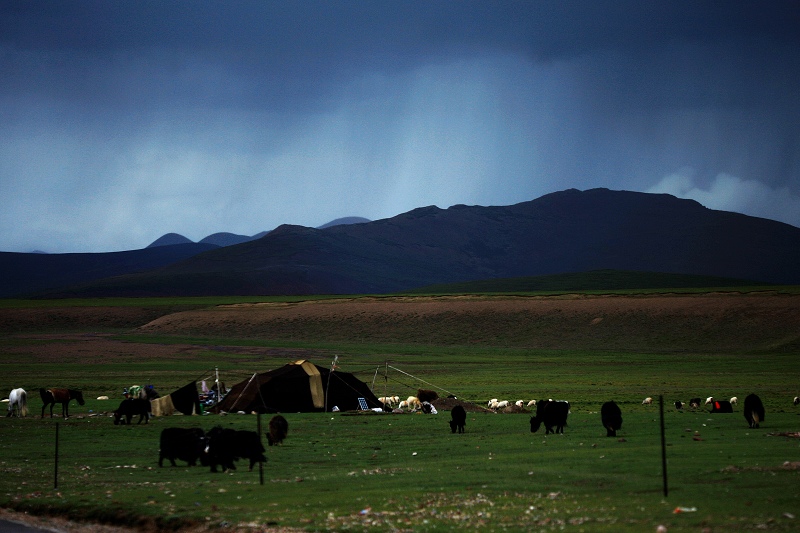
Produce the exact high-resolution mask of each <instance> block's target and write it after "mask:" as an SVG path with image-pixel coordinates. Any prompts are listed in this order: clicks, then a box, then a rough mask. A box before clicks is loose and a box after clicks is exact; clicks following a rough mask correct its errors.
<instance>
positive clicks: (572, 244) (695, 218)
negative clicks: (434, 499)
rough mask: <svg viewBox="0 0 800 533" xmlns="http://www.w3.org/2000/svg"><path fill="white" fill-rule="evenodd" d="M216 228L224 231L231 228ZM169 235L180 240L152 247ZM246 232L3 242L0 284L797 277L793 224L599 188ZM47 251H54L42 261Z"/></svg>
mask: <svg viewBox="0 0 800 533" xmlns="http://www.w3.org/2000/svg"><path fill="white" fill-rule="evenodd" d="M215 235H217V236H219V235H222V236H225V237H220V238H219V239H220V240H219V241H218V242H229V240H230V237H229V236H230V235H232V234H215ZM168 237H169V238H168ZM211 237H214V236H209V237H208V238H207V239H210V238H211ZM173 238H174V239H178V241H177V243H176V244H163V245H156V243H157V242H159V241H162V240H163V241H166V242H170V239H173ZM215 238H216V237H215ZM247 239H248V240H246V241H245V242H242V243H237V244H232V245H224V246H223V245H220V244H212V243H209V242H202V243H191V242H188V243H187V242H185V241H180V236H175V237H171V236H169V235H165V236H164V237H162V238H161V239H159V241H156V243H153V245H151V246H150V247H148V248H145V249H144V250H138V251H132V252H118V253H117V254H130V255H124V256H115V255H114V254H64V255H55V256H53V255H40V254H0V273H3V274H4V276H3V280H2V282H0V283H2V285H0V296H12V295H25V294H31V293H39V294H40V295H47V296H52V297H56V296H58V297H68V296H85V297H90V296H157V295H163V296H176V295H187V296H188V295H296V294H363V293H388V292H398V291H405V290H411V289H414V288H418V287H423V286H427V285H433V284H443V283H459V282H465V281H471V280H486V279H499V278H511V277H523V276H542V275H548V274H561V273H569V272H586V271H594V270H604V269H611V270H624V271H634V272H663V273H673V274H691V275H701V276H714V277H724V278H736V279H743V280H753V281H757V282H764V283H774V284H800V269H798V268H797V265H798V264H800V228H796V227H794V226H791V225H788V224H784V223H781V222H776V221H772V220H767V219H763V218H756V217H751V216H746V215H742V214H738V213H731V212H726V211H716V210H711V209H707V208H705V207H703V206H702V205H700V204H699V203H697V202H695V201H693V200H682V199H678V198H675V197H674V196H670V195H665V194H648V193H638V192H629V191H610V190H608V189H592V190H588V191H578V190H574V189H571V190H567V191H561V192H556V193H552V194H548V195H545V196H542V197H541V198H538V199H535V200H532V201H529V202H523V203H519V204H516V205H511V206H495V207H482V206H465V205H456V206H452V207H450V208H448V209H440V208H438V207H435V206H430V207H421V208H418V209H414V210H412V211H409V212H407V213H403V214H400V215H397V216H395V217H392V218H388V219H383V220H376V221H372V222H362V223H357V224H337V225H333V226H330V227H323V228H307V227H302V226H291V225H283V226H280V227H278V228H276V229H275V230H273V231H271V232H269V233H267V234H266V235H264V236H262V237H261V238H255V237H250V238H247ZM204 241H205V239H204ZM203 246H206V247H207V248H205V249H203V248H202V247H203ZM193 247H196V248H193ZM172 250H174V251H172ZM167 251H170V254H167ZM156 252H159V253H156ZM179 252H180V253H179ZM148 254H154V255H148ZM9 255H14V256H24V260H22V259H21V258H20V257H16V258H14V261H12V260H10V259H9V257H7V256H9ZM65 255H66V256H81V257H78V258H72V260H71V261H67V260H66V259H67V258H66V257H64V256H65ZM168 255H171V257H168ZM145 257H146V258H147V260H145V259H144V258H145ZM48 258H49V260H50V261H54V260H53V258H55V259H56V260H57V261H54V262H52V263H50V264H49V265H48V267H47V268H44V267H43V266H42V263H38V261H40V260H45V259H48ZM122 259H124V260H122ZM59 261H60V262H59ZM44 271H48V272H49V274H50V276H49V277H47V279H45V276H43V275H42V273H43V272H44ZM78 277H80V278H81V279H77V278H78ZM9 280H12V281H9Z"/></svg>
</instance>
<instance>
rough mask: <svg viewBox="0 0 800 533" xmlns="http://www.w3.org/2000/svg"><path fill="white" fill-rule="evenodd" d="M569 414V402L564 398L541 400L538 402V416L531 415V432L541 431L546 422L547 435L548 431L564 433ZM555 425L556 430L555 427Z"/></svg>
mask: <svg viewBox="0 0 800 533" xmlns="http://www.w3.org/2000/svg"><path fill="white" fill-rule="evenodd" d="M568 414H569V402H565V401H563V400H560V401H553V400H541V401H539V402H538V403H537V404H536V416H533V417H531V433H536V432H537V431H539V427H540V426H541V425H542V424H544V427H545V435H547V434H548V433H562V434H563V433H564V426H566V425H567V415H568ZM554 427H555V430H553V428H554Z"/></svg>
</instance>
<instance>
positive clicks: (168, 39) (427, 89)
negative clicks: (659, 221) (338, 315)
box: [0, 0, 800, 252]
mask: <svg viewBox="0 0 800 533" xmlns="http://www.w3.org/2000/svg"><path fill="white" fill-rule="evenodd" d="M798 28H800V2H797V1H769V2H753V1H749V0H748V1H734V0H725V1H714V2H704V1H702V0H690V1H674V0H670V1H669V2H642V1H641V0H632V1H621V0H614V1H609V2H605V1H594V0H589V1H583V0H579V1H569V0H554V1H546V2H545V1H535V0H527V1H523V2H515V1H508V0H491V1H486V2H484V1H465V0H458V1H455V0H453V1H435V0H434V1H431V0H425V1H400V0H396V1H392V0H374V1H373V0H358V1H344V0H342V1H336V0H325V1H313V0H297V1H292V0H278V1H275V2H269V1H265V0H253V1H244V0H243V1H219V2H212V1H201V0H190V1H181V2H177V1H175V2H172V1H168V0H152V1H146V0H136V1H130V0H122V1H113V0H97V1H80V0H72V1H69V2H64V1H62V0H56V1H51V2H50V1H32V0H31V1H28V0H26V1H17V0H4V1H3V2H0V73H2V74H0V202H2V203H1V204H0V206H1V207H0V250H3V251H17V252H28V251H32V250H36V249H39V250H45V251H48V252H105V251H116V250H129V249H136V248H143V247H145V246H147V245H148V244H150V243H151V242H152V241H154V240H156V239H157V238H158V237H160V236H161V235H163V234H164V233H168V232H176V233H180V234H182V235H185V236H186V237H188V238H190V239H192V240H200V239H202V238H203V237H205V236H207V235H209V234H211V233H215V232H220V231H227V232H233V233H239V234H244V235H253V234H256V233H258V232H260V231H263V230H270V229H273V228H275V227H276V226H278V225H280V224H283V223H291V224H301V225H304V226H319V225H322V224H324V223H326V222H329V221H330V220H333V219H335V218H339V217H344V216H362V217H366V218H369V219H373V220H375V219H380V218H387V217H391V216H394V215H396V214H399V213H402V212H405V211H408V210H410V209H413V208H415V207H420V206H427V205H437V206H439V207H442V208H446V207H449V206H451V205H454V204H468V205H510V204H514V203H518V202H523V201H527V200H531V199H534V198H537V197H539V196H541V195H543V194H547V193H550V192H554V191H558V190H563V189H568V188H578V189H589V188H593V187H608V188H611V189H626V190H635V191H643V192H667V193H670V194H674V195H676V196H679V197H684V198H693V199H696V200H698V201H699V202H701V203H702V204H703V205H706V206H707V207H710V208H714V209H723V210H730V211H737V212H741V213H746V214H749V215H754V216H761V217H766V218H772V219H775V220H780V221H783V222H787V223H789V224H792V225H794V226H800V82H798V80H800V46H799V45H800V31H798Z"/></svg>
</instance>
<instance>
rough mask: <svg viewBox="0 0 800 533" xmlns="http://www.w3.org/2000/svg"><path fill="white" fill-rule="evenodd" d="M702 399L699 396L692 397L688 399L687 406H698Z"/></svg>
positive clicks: (694, 407)
mask: <svg viewBox="0 0 800 533" xmlns="http://www.w3.org/2000/svg"><path fill="white" fill-rule="evenodd" d="M702 401H703V400H702V399H701V398H692V399H691V400H689V407H691V408H692V409H697V408H698V407H700V402H702Z"/></svg>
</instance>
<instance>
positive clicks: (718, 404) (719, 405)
mask: <svg viewBox="0 0 800 533" xmlns="http://www.w3.org/2000/svg"><path fill="white" fill-rule="evenodd" d="M711 412H712V413H732V412H733V405H731V402H729V401H728V400H713V401H712V402H711Z"/></svg>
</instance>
